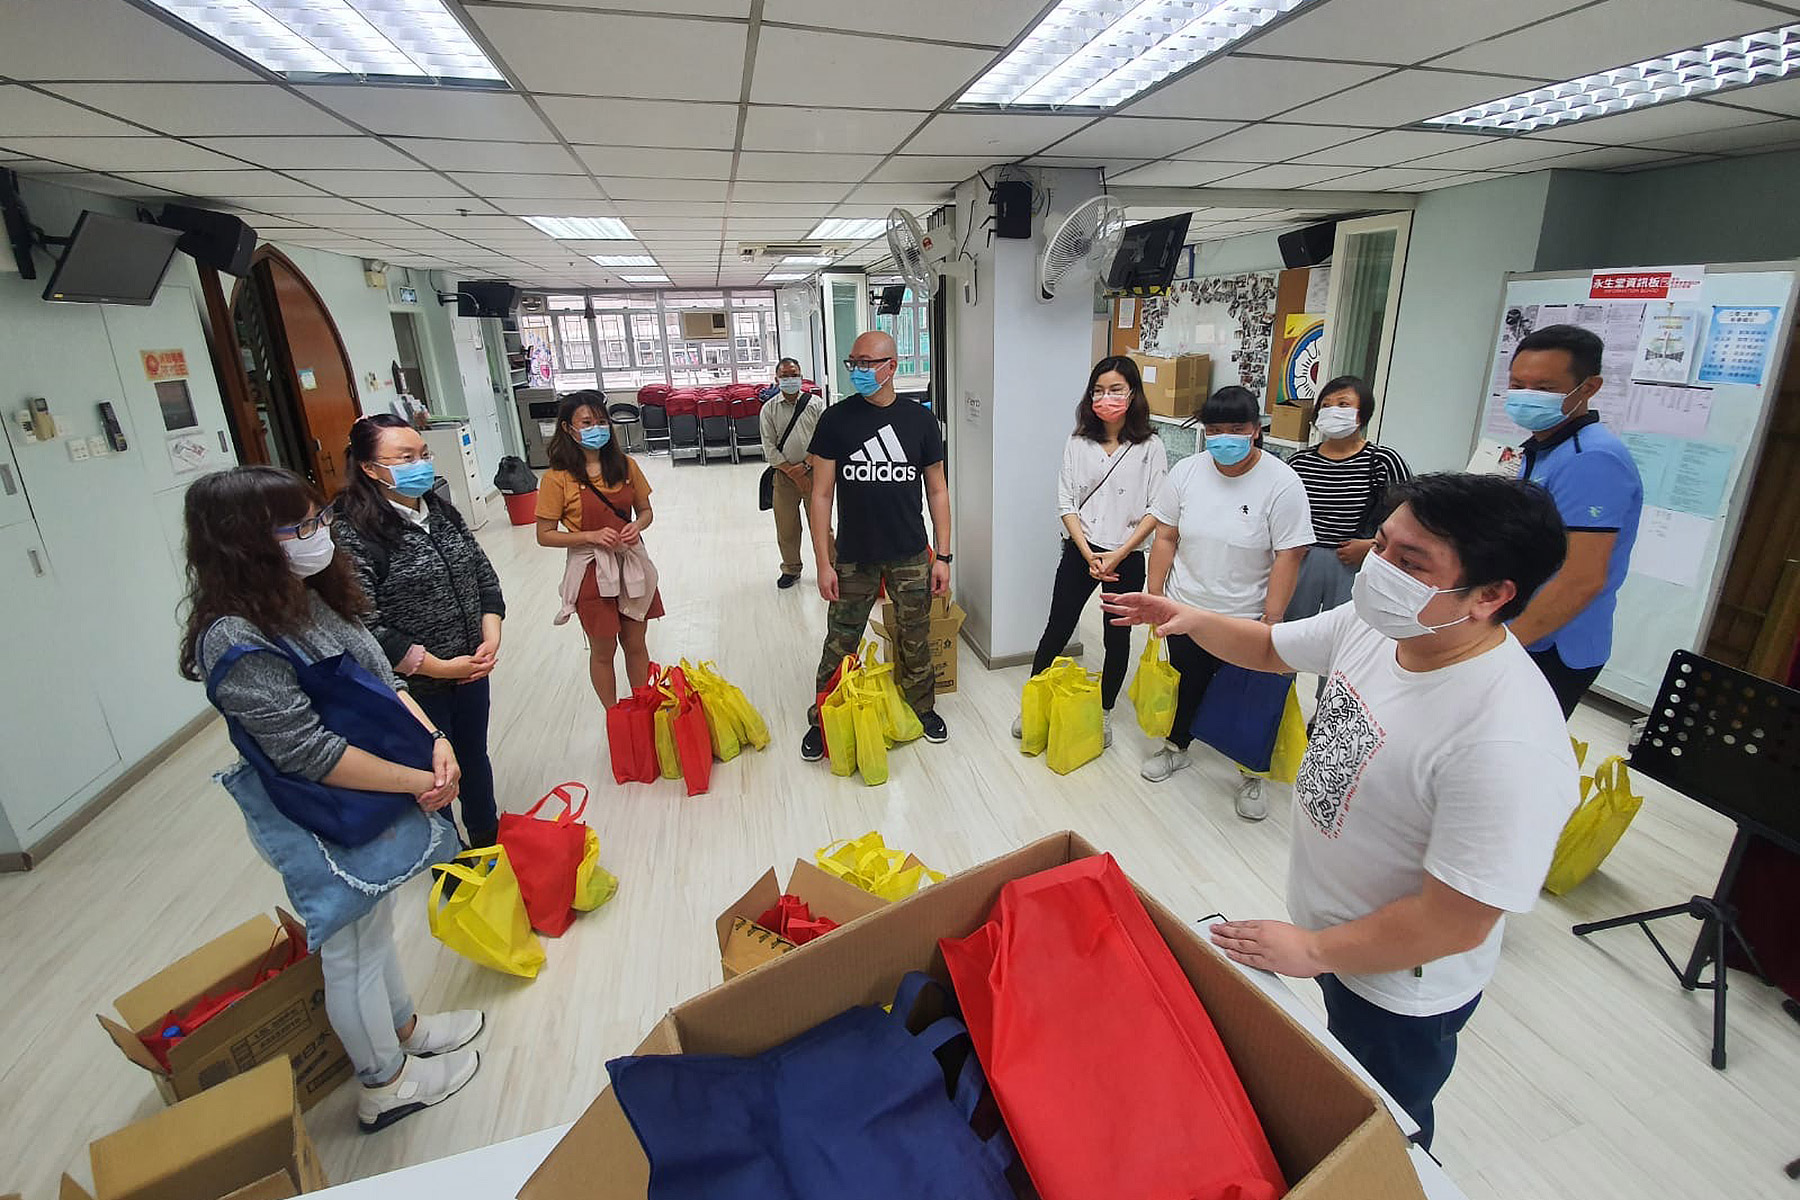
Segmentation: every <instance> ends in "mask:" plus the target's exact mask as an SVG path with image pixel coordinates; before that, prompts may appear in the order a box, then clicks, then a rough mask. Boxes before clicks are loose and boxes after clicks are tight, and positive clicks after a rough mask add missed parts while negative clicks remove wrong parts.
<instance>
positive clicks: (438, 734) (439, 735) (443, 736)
mask: <svg viewBox="0 0 1800 1200" xmlns="http://www.w3.org/2000/svg"><path fill="white" fill-rule="evenodd" d="M431 740H432V741H434V742H437V741H445V742H447V741H449V740H450V735H449V734H447V733H445V732H444V731H443V730H441V729H434V730H432V731H431Z"/></svg>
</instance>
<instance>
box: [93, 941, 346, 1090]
mask: <svg viewBox="0 0 1800 1200" xmlns="http://www.w3.org/2000/svg"><path fill="white" fill-rule="evenodd" d="M277 922H279V923H277ZM294 943H298V944H299V945H301V946H304V945H306V927H305V926H304V925H302V924H301V923H300V922H299V921H298V920H296V919H295V918H294V916H293V914H291V913H289V912H288V911H287V910H286V909H282V908H278V909H276V910H275V916H274V917H273V918H271V917H269V916H267V915H258V916H255V917H252V918H251V919H250V920H248V921H245V922H244V923H243V924H242V925H239V926H238V927H237V928H236V929H233V930H232V931H231V932H229V933H227V934H225V935H223V936H222V937H217V938H214V939H213V940H212V941H210V942H208V943H207V944H206V945H204V946H202V947H200V948H199V949H198V950H196V951H194V952H193V953H192V954H189V955H188V956H187V957H186V958H183V959H181V960H180V961H179V962H177V963H175V964H174V965H173V966H169V967H165V968H163V969H162V970H161V971H159V972H157V973H156V974H155V975H152V976H151V977H150V978H149V979H146V980H145V981H144V982H143V983H140V984H138V985H137V986H136V987H134V988H132V989H131V990H130V991H128V992H126V993H125V994H124V995H123V996H120V997H119V998H118V999H117V1000H115V1001H113V1007H114V1008H115V1009H117V1010H118V1013H119V1017H120V1018H121V1020H120V1021H114V1020H112V1019H111V1018H109V1017H106V1016H104V1015H102V1016H100V1018H99V1020H100V1027H101V1028H102V1029H104V1030H106V1033H107V1036H108V1037H110V1038H112V1040H113V1043H114V1044H115V1045H117V1046H118V1047H119V1049H120V1050H121V1051H122V1052H123V1053H124V1055H125V1057H126V1058H129V1059H130V1060H131V1061H132V1062H134V1063H136V1064H137V1065H138V1066H140V1067H142V1068H144V1070H146V1071H148V1072H150V1074H151V1077H152V1078H154V1079H155V1080H156V1090H157V1091H158V1092H159V1093H161V1095H162V1098H163V1100H164V1102H165V1103H168V1104H173V1103H175V1102H176V1101H177V1100H185V1099H187V1098H188V1097H190V1096H194V1095H197V1094H199V1093H200V1092H202V1091H204V1090H205V1089H207V1088H209V1087H212V1086H213V1085H214V1084H218V1083H222V1082H223V1081H225V1080H227V1079H230V1078H231V1077H232V1076H233V1075H238V1074H241V1073H243V1072H245V1071H248V1070H250V1069H251V1068H252V1067H255V1066H258V1065H259V1064H262V1063H265V1062H268V1061H269V1060H271V1059H274V1058H280V1057H285V1058H286V1059H288V1060H289V1061H290V1062H292V1063H293V1068H294V1083H295V1086H296V1087H297V1088H298V1089H299V1092H300V1104H301V1107H303V1108H311V1107H312V1106H313V1105H314V1104H317V1103H318V1102H319V1101H320V1100H321V1099H323V1098H324V1097H325V1096H326V1094H327V1093H329V1092H330V1091H331V1089H333V1088H335V1087H336V1086H337V1085H338V1084H340V1083H342V1082H344V1081H345V1080H346V1079H349V1078H350V1076H351V1069H350V1059H349V1056H347V1055H346V1054H345V1053H344V1047H343V1046H342V1045H341V1044H340V1043H339V1042H338V1039H337V1034H335V1033H333V1032H332V1031H331V1022H330V1020H329V1019H328V1018H327V1017H326V1015H325V977H324V975H323V973H322V972H321V970H320V967H319V956H318V955H317V954H309V955H307V956H306V957H305V958H303V959H301V960H300V961H299V962H297V963H295V964H294V965H293V966H291V967H289V968H288V969H287V970H285V971H283V972H282V973H281V974H279V975H277V976H276V977H275V978H274V979H271V980H269V982H267V983H265V984H263V985H262V986H261V987H258V988H256V989H254V990H252V991H251V992H250V993H249V994H248V995H246V996H244V997H243V998H242V999H241V1000H239V1001H238V1002H237V1003H235V1004H233V1005H232V1006H231V1007H230V1008H228V1009H226V1010H225V1011H224V1012H221V1013H220V1014H219V1015H218V1016H216V1017H214V1018H213V1019H212V1020H210V1021H208V1022H207V1023H206V1024H204V1025H202V1026H201V1027H200V1028H199V1029H196V1030H195V1031H194V1032H193V1033H192V1034H191V1035H189V1036H188V1037H186V1038H183V1039H182V1040H181V1041H180V1042H177V1043H176V1044H175V1045H174V1046H172V1047H170V1049H169V1067H168V1069H167V1070H165V1069H164V1068H163V1066H162V1064H161V1063H159V1062H157V1060H156V1056H155V1055H153V1054H151V1053H150V1050H149V1048H148V1047H146V1046H145V1045H144V1043H143V1041H142V1035H144V1034H151V1033H155V1032H156V1027H157V1025H158V1024H159V1023H160V1022H161V1021H162V1020H163V1018H164V1017H166V1016H167V1015H168V1014H169V1013H171V1012H178V1011H182V1010H185V1009H187V1008H189V1007H190V1006H191V1005H193V1004H194V1003H195V1002H196V1001H198V1000H199V999H200V998H201V997H202V996H204V995H218V994H219V993H221V992H225V991H229V990H233V989H236V988H240V987H244V986H246V985H247V984H248V983H249V982H250V980H252V979H253V978H255V976H256V974H257V972H258V970H259V969H260V968H261V967H263V966H264V965H266V964H268V963H270V962H279V961H283V960H285V958H286V951H287V949H288V947H289V945H291V944H294ZM121 1021H122V1022H123V1023H121Z"/></svg>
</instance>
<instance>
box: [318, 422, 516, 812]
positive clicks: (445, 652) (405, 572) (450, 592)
mask: <svg viewBox="0 0 1800 1200" xmlns="http://www.w3.org/2000/svg"><path fill="white" fill-rule="evenodd" d="M344 461H345V462H346V463H347V464H348V466H349V468H350V472H349V475H350V477H349V481H348V482H347V483H346V484H345V485H344V490H343V492H342V494H340V495H339V496H338V498H337V500H336V502H335V505H334V507H335V509H336V511H337V513H338V515H339V517H340V518H341V519H340V520H339V521H338V522H337V524H336V525H335V526H333V532H334V533H335V534H336V535H337V541H338V544H339V545H340V546H341V547H342V548H343V549H344V550H346V551H348V552H349V557H350V563H351V565H352V567H354V568H355V570H356V574H357V578H358V581H359V582H360V583H361V584H362V590H363V593H364V594H365V595H366V596H368V598H369V600H370V602H371V603H372V604H373V606H374V611H372V612H370V613H369V614H368V615H367V616H366V617H365V618H364V623H365V624H367V625H368V627H369V632H370V633H372V634H374V635H375V640H376V641H377V642H379V643H380V644H381V649H382V651H383V652H384V653H385V654H386V655H387V658H388V662H390V663H392V664H393V667H394V671H395V673H397V674H399V675H401V676H402V677H404V678H405V679H406V682H407V686H408V688H409V689H410V690H411V691H412V695H413V699H415V700H417V701H418V702H419V707H420V708H422V709H424V710H425V713H426V715H427V716H429V717H430V718H431V719H432V721H433V723H434V724H436V725H437V727H438V728H439V729H442V730H443V731H444V732H445V733H446V734H447V735H449V738H450V744H451V745H452V746H453V747H455V749H456V759H457V761H458V762H459V763H461V764H462V772H463V774H462V797H461V808H462V823H463V829H464V830H465V832H466V833H467V835H468V839H469V845H471V846H491V845H493V844H494V840H495V838H497V837H498V836H499V831H500V824H499V822H500V818H499V813H498V810H497V807H496V804H495V801H494V769H493V766H492V765H491V764H490V762H489V761H488V747H487V731H488V703H489V696H488V676H489V675H490V674H492V673H493V670H494V666H495V664H496V663H497V662H498V661H499V656H500V622H501V620H502V619H503V618H504V617H505V616H506V601H505V600H504V599H503V598H502V597H501V595H500V578H499V576H498V575H496V574H495V573H494V567H493V564H492V563H490V562H489V561H488V556H487V555H486V554H485V553H483V552H482V549H481V546H480V544H479V543H478V542H476V540H475V535H474V534H472V533H470V532H469V527H468V526H467V525H466V524H464V522H463V519H462V516H461V514H459V513H458V512H457V511H456V509H455V507H454V506H453V505H451V504H449V503H447V502H446V501H444V500H443V499H442V498H440V497H439V496H438V494H437V493H436V492H434V491H432V487H431V485H432V483H433V481H434V479H435V478H436V472H435V468H434V467H433V464H432V461H431V451H430V450H428V449H426V447H425V439H424V438H422V437H420V436H419V435H418V433H417V432H416V431H415V430H414V429H413V428H412V426H410V425H408V424H407V423H406V422H405V421H403V420H402V419H401V418H399V417H395V416H388V415H385V414H383V415H379V416H372V417H364V418H362V419H361V420H360V421H358V422H356V424H354V425H352V426H351V427H350V448H349V449H348V450H347V451H346V452H345V456H344Z"/></svg>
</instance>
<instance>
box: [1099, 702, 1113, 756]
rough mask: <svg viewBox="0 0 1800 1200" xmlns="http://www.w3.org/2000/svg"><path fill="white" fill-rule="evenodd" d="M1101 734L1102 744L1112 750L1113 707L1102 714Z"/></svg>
mask: <svg viewBox="0 0 1800 1200" xmlns="http://www.w3.org/2000/svg"><path fill="white" fill-rule="evenodd" d="M1100 736H1101V739H1102V740H1101V743H1100V744H1101V746H1103V747H1105V748H1106V749H1109V750H1110V749H1111V748H1112V710H1111V709H1108V710H1106V711H1105V712H1103V713H1101V714H1100Z"/></svg>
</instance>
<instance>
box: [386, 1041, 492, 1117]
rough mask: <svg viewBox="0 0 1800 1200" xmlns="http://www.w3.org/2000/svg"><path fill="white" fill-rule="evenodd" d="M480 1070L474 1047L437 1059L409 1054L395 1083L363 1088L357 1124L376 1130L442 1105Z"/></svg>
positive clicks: (478, 1057)
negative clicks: (435, 1105) (423, 1110)
mask: <svg viewBox="0 0 1800 1200" xmlns="http://www.w3.org/2000/svg"><path fill="white" fill-rule="evenodd" d="M480 1069H481V1056H480V1055H479V1054H477V1053H476V1052H475V1051H473V1050H455V1051H452V1052H450V1053H448V1054H445V1055H442V1056H441V1057H438V1058H414V1057H413V1056H412V1055H410V1054H409V1055H407V1056H406V1064H405V1065H404V1066H402V1067H401V1068H400V1074H398V1075H396V1076H394V1081H393V1082H392V1083H386V1084H383V1085H382V1086H380V1087H375V1088H372V1087H365V1088H363V1089H362V1095H360V1096H358V1097H357V1098H356V1122H357V1125H358V1126H359V1127H360V1128H361V1129H362V1131H363V1132H364V1133H374V1132H375V1131H377V1130H380V1129H386V1128H387V1127H388V1126H389V1125H392V1124H393V1123H394V1122H396V1121H402V1120H405V1119H406V1118H407V1117H410V1116H412V1115H413V1114H414V1113H416V1112H419V1111H421V1110H422V1109H427V1108H430V1107H431V1106H432V1105H434V1104H441V1103H443V1102H444V1101H445V1100H448V1099H449V1098H450V1097H452V1096H454V1095H456V1093H457V1092H459V1091H461V1090H462V1087H463V1085H464V1084H465V1083H468V1082H469V1080H471V1079H473V1078H475V1072H476V1071H478V1070H480Z"/></svg>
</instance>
